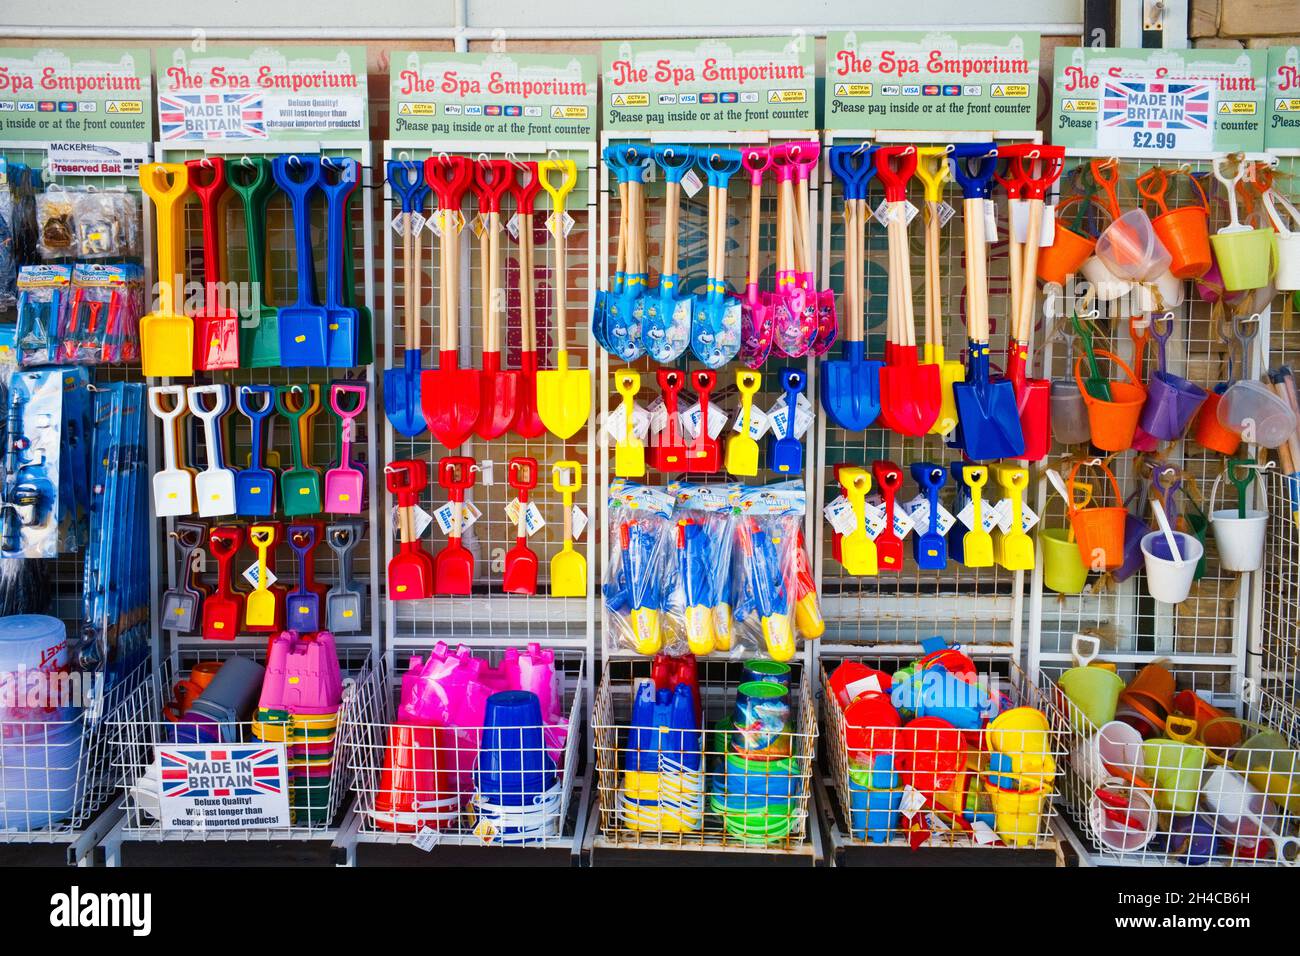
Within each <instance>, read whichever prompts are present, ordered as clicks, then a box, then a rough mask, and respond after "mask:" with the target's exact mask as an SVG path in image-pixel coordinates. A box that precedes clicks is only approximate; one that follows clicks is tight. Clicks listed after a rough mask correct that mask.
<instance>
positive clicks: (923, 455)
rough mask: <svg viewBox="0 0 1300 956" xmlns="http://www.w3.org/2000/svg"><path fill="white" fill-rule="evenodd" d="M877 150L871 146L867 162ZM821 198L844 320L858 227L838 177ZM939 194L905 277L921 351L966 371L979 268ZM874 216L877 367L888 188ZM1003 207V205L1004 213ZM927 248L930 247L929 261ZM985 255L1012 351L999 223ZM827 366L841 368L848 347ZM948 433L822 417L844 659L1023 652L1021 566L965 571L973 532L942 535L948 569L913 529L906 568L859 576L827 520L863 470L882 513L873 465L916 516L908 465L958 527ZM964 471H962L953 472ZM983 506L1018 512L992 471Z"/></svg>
mask: <svg viewBox="0 0 1300 956" xmlns="http://www.w3.org/2000/svg"><path fill="white" fill-rule="evenodd" d="M885 135H886V134H882V139H881V144H882V145H884V144H886V142H887V141H886V139H885V138H884V137H885ZM862 142H864V141H863V140H860V139H857V138H851V137H850V138H846V137H845V134H833V133H828V134H827V135H826V144H827V147H828V148H829V147H831V146H835V145H841V146H842V145H844V144H846V143H849V144H852V143H862ZM908 142H909V143H911V142H913V141H910V140H909V141H908ZM945 142H946V141H945V140H942V139H940V140H936V141H934V142H930V143H924V142H921V141H915V143H914V145H916V146H917V147H924V146H937V147H938V148H943V146H944V144H945ZM870 145H871V144H870V143H866V144H865V145H864V146H863V149H864V151H865V150H868V149H869V148H870ZM866 161H867V163H868V164H870V163H871V162H872V159H871V158H870V157H868V159H867V160H866ZM945 161H946V160H945ZM822 192H823V202H824V207H823V217H822V230H821V243H822V248H823V271H822V275H823V277H824V279H823V283H824V284H827V285H829V286H830V287H831V288H833V289H834V290H835V293H836V295H837V297H840V299H841V302H842V305H841V312H842V313H843V312H846V311H847V310H848V309H849V308H850V302H849V300H848V298H846V296H847V295H848V293H849V292H850V291H851V290H850V289H846V287H845V264H846V254H847V247H846V244H845V241H846V235H847V234H848V233H849V232H855V231H856V226H855V227H853V229H849V226H848V223H849V220H848V218H846V217H847V215H848V212H847V209H848V203H847V202H846V198H845V187H844V184H843V182H842V181H841V180H840V179H839V178H838V177H836V176H832V175H831V171H830V170H829V168H828V169H826V170H825V173H824V176H823V182H822ZM938 195H939V199H938V205H936V206H935V207H933V210H934V214H936V215H937V216H938V217H939V219H938V221H939V223H940V225H939V228H938V229H937V230H934V231H932V232H931V233H930V235H929V236H927V228H926V223H927V222H928V221H929V218H930V216H931V209H929V208H927V207H928V206H929V203H928V202H927V201H924V200H923V198H922V197H923V189H922V183H921V181H920V180H919V178H918V179H916V180H913V181H912V182H911V184H910V185H909V187H908V197H907V198H908V200H909V201H910V202H911V204H912V205H913V206H914V207H916V209H917V211H918V214H917V215H916V216H915V218H914V220H912V222H911V225H910V227H909V228H908V230H907V239H908V241H907V245H906V255H907V257H908V258H907V261H908V264H909V266H910V269H909V271H908V273H907V275H906V276H900V277H896V278H898V279H899V280H900V281H901V282H904V283H907V284H909V285H910V286H911V290H912V297H913V301H914V303H915V312H916V316H917V318H916V329H917V331H916V334H917V342H918V346H919V345H920V344H921V343H922V342H925V343H928V344H929V345H933V346H935V347H936V348H937V349H938V351H937V352H936V353H935V354H936V355H941V356H942V360H943V361H944V362H947V363H957V364H960V363H961V362H962V361H963V356H964V355H965V353H966V349H967V333H966V322H967V316H968V313H969V310H970V307H971V303H970V300H969V296H970V289H969V288H968V284H967V277H968V274H969V273H968V268H969V267H970V266H971V262H970V261H969V259H968V250H967V248H966V240H965V237H964V235H963V232H964V230H963V228H962V224H963V219H964V215H965V211H964V209H963V203H962V191H961V189H960V188H959V187H958V185H957V184H956V183H955V182H953V181H952V179H951V177H948V178H947V179H946V180H945V181H943V182H942V183H941V184H940V185H939V192H938ZM865 205H866V215H867V216H868V221H867V222H866V224H865V226H864V228H863V237H864V240H865V245H864V248H863V250H862V253H861V260H862V261H861V273H862V290H863V291H862V295H863V313H864V330H863V333H864V342H865V347H864V351H865V354H866V356H867V358H868V359H869V360H871V359H876V360H878V359H880V357H882V356H884V355H885V354H886V352H887V347H886V330H887V324H888V323H887V317H888V315H889V313H890V309H891V307H890V302H889V299H890V296H889V289H890V283H891V279H890V273H891V270H893V271H897V270H894V269H893V266H892V265H891V262H892V256H893V253H892V252H891V250H890V243H889V241H888V238H887V230H886V227H885V225H883V224H882V222H881V221H877V220H876V219H875V218H874V216H873V214H875V215H881V216H883V215H884V214H885V213H884V206H885V195H884V187H883V185H882V183H881V181H880V178H879V177H873V178H872V179H871V180H870V182H869V186H868V193H867V196H866V204H865ZM1004 208H1005V207H1004V205H1003V204H1001V203H999V209H1000V210H1003V209H1004ZM999 216H1001V212H999ZM849 238H852V237H851V236H850V237H849ZM936 239H937V241H936ZM855 244H856V243H855ZM927 244H930V245H932V246H933V248H932V249H931V250H930V251H929V252H927V248H926V247H927ZM985 255H986V263H987V264H986V270H985V271H986V274H987V288H988V293H989V301H988V307H987V308H988V313H989V317H990V331H991V334H992V335H993V341H994V342H995V343H999V342H1002V341H1004V339H1003V336H1008V337H1009V335H1008V321H1007V319H1006V316H1007V314H1008V304H1009V301H1010V286H1011V281H1010V277H1009V274H1008V272H1009V270H1008V244H1007V241H1006V231H1005V220H1004V219H1001V218H1000V219H999V221H998V226H997V233H996V235H990V236H989V237H988V242H987V248H986V250H985ZM936 297H937V301H936V302H933V303H932V302H931V301H930V300H931V299H934V298H936ZM930 308H933V309H935V310H936V311H935V314H936V315H937V316H938V319H939V328H938V332H937V335H936V334H935V333H934V332H931V331H930V330H928V329H926V326H925V324H924V323H922V322H921V319H922V318H923V317H924V316H925V314H926V312H927V309H930ZM842 324H843V323H842ZM923 330H924V331H923ZM1036 334H1040V333H1036ZM841 339H843V335H841ZM927 348H928V346H927ZM994 348H995V350H996V349H997V348H998V346H997V345H996V344H995V346H994ZM917 354H918V356H920V355H921V354H922V351H921V350H920V349H918V353H917ZM828 358H829V359H832V360H837V361H838V360H841V355H840V352H839V346H837V347H836V348H835V349H834V350H833V351H832V353H831V355H830V356H828ZM918 361H920V359H919V358H918ZM825 374H826V370H825V367H824V366H823V367H821V368H819V369H818V372H817V375H818V378H819V380H820V378H822V377H824V376H825ZM950 432H951V426H949V428H948V429H947V430H946V431H944V432H940V431H939V426H938V424H936V428H935V429H934V430H932V431H931V432H930V433H927V434H924V435H921V436H917V437H906V436H903V435H901V434H899V433H898V432H896V431H892V430H890V429H888V428H886V427H885V424H884V420H883V419H880V420H878V421H877V422H876V423H875V424H874V425H872V426H871V427H869V428H867V429H865V430H861V431H848V430H845V429H843V428H840V427H839V426H838V425H837V424H836V423H835V422H834V421H833V420H832V419H831V418H830V417H829V416H825V415H823V416H821V418H820V419H819V423H818V438H817V442H818V467H819V469H820V476H821V477H820V481H819V482H818V487H817V488H816V507H815V510H816V511H817V512H818V513H817V515H816V521H817V529H818V530H817V536H816V538H817V545H816V547H817V552H818V556H817V557H816V559H815V567H816V569H817V580H818V586H819V589H820V592H821V594H822V601H823V605H824V613H825V617H826V635H825V637H824V638H823V646H824V647H825V648H827V649H832V648H834V649H836V650H837V651H840V650H844V649H845V648H846V647H861V646H863V645H872V646H876V647H878V648H880V649H882V650H893V649H901V648H905V647H910V646H915V645H917V644H918V643H919V642H920V641H921V640H922V639H923V638H925V637H928V636H930V635H933V634H936V633H939V634H944V635H945V636H950V637H951V638H952V639H953V640H957V641H960V642H961V643H962V644H963V645H966V646H967V647H979V648H980V649H981V651H982V652H984V653H994V654H999V653H1001V654H1006V653H1012V654H1015V653H1018V648H1019V634H1020V624H1021V616H1022V598H1023V592H1024V575H1023V572H1022V571H1021V570H1014V568H1015V567H1016V564H1017V562H1014V561H1001V560H993V559H992V558H990V560H988V561H987V562H986V561H984V560H983V559H982V558H980V557H978V555H977V553H976V552H975V551H974V550H973V551H972V552H971V555H970V557H969V559H968V560H967V559H966V555H965V553H964V551H963V552H961V554H960V557H959V554H958V552H957V551H956V545H959V544H960V543H961V541H960V540H959V539H961V538H962V535H961V532H962V531H964V530H965V529H964V526H963V525H961V524H958V525H957V530H956V531H952V532H949V531H948V530H947V529H946V528H945V530H944V532H943V533H942V536H946V537H947V540H948V541H954V540H955V539H957V540H956V541H955V544H954V545H949V544H947V543H944V544H943V546H942V552H941V554H942V558H939V559H935V557H934V547H935V546H934V544H933V539H931V540H930V541H928V542H926V543H924V545H923V544H922V543H921V542H920V540H919V539H920V536H921V531H922V530H924V529H915V530H912V531H910V533H909V534H908V535H907V536H906V537H905V538H904V540H903V548H902V560H901V563H900V564H899V565H898V567H897V568H885V567H881V568H880V571H879V573H878V574H874V575H862V574H856V573H850V570H849V567H847V566H846V564H845V563H844V561H843V560H842V554H841V551H840V547H841V543H842V537H843V535H842V534H840V533H839V532H838V531H836V530H835V528H833V527H832V526H831V525H830V524H829V519H827V518H826V516H825V515H824V509H826V507H827V505H828V504H831V503H838V504H844V503H845V502H846V500H847V499H846V491H847V487H846V484H845V482H844V480H843V477H844V474H846V472H845V469H851V468H860V469H865V471H866V473H867V476H868V478H871V479H872V487H871V490H870V492H869V494H868V497H867V502H868V504H869V505H875V506H877V507H883V505H882V501H883V498H882V494H881V489H880V487H879V482H878V481H877V480H876V479H874V478H872V476H871V472H872V465H873V463H875V462H892V463H893V464H895V465H897V466H899V467H900V468H901V469H902V473H903V482H902V485H901V487H900V488H899V489H898V491H897V498H896V500H897V504H898V507H899V508H900V509H903V510H907V511H910V506H911V503H912V502H914V501H915V500H916V499H918V498H920V499H925V498H926V497H927V489H926V487H924V486H922V485H921V484H920V483H919V482H920V478H919V476H918V474H916V473H913V472H912V469H911V467H910V466H913V465H916V466H918V467H920V465H921V464H922V463H928V464H929V465H932V466H936V467H937V468H938V469H941V470H942V476H941V477H942V484H941V486H940V488H939V491H938V493H937V496H938V501H939V503H940V505H941V506H942V507H943V508H945V509H946V510H947V511H949V512H950V513H951V514H952V515H953V516H954V517H955V516H956V514H957V513H958V512H959V511H960V510H961V503H960V502H961V501H963V500H966V498H963V497H962V496H963V495H965V496H966V497H969V494H968V492H966V490H965V488H964V486H963V482H962V476H961V471H960V463H961V462H962V461H963V460H964V459H963V455H962V452H961V450H960V449H959V448H955V447H952V446H950V445H949V444H948V442H949V441H950V440H951V439H952V435H951V434H950ZM968 463H969V462H968ZM955 465H956V466H958V467H957V470H956V471H954V466H955ZM847 474H850V475H851V474H853V473H852V472H847ZM980 495H981V501H982V510H984V511H985V512H986V513H987V512H988V511H989V509H992V508H993V507H995V506H999V507H1006V504H1007V503H1009V501H1008V502H1004V499H1009V498H1010V496H1011V495H1010V493H1009V492H1008V491H1007V490H1006V489H1004V488H1000V487H999V485H998V483H997V481H996V480H995V476H994V475H993V474H992V472H991V473H990V477H989V480H988V483H987V485H986V486H985V487H984V488H983V490H982V491H981V492H980ZM1026 503H1028V502H1026ZM926 507H927V508H928V504H927V505H926ZM882 513H883V512H882ZM945 520H946V519H945ZM954 536H955V538H954ZM918 548H921V549H922V550H923V551H925V552H927V553H928V554H927V556H926V558H925V559H923V560H918V555H919V554H921V553H922V551H918V550H917V549H918ZM936 564H937V565H938V566H937V567H936Z"/></svg>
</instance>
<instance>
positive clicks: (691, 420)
mask: <svg viewBox="0 0 1300 956" xmlns="http://www.w3.org/2000/svg"><path fill="white" fill-rule="evenodd" d="M681 414H682V431H684V432H685V433H686V437H687V438H689V439H691V440H692V441H694V440H695V439H696V438H699V437H700V421H701V419H703V417H704V415H703V409H702V408H701V407H700V403H699V402H698V401H697V402H695V403H694V404H693V405H691V407H690V408H688V409H686V411H684V412H682V413H681ZM726 427H727V413H726V412H725V411H723V410H722V409H721V408H719V407H718V406H717V405H715V404H714V403H713V402H709V437H710V438H717V437H718V436H719V435H721V434H722V432H723V430H724V429H726Z"/></svg>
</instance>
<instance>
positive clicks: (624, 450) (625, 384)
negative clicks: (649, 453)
mask: <svg viewBox="0 0 1300 956" xmlns="http://www.w3.org/2000/svg"><path fill="white" fill-rule="evenodd" d="M614 387H615V388H617V389H618V393H619V394H620V395H622V396H623V421H624V425H623V437H622V438H620V439H619V440H618V442H617V443H616V444H615V445H614V474H616V475H618V476H619V477H620V478H640V477H641V476H642V475H644V474H645V444H644V443H643V442H642V441H641V439H639V438H637V437H636V434H635V432H634V430H633V428H632V412H633V411H634V410H635V405H634V404H633V399H635V398H636V393H637V392H639V391H640V390H641V376H640V375H639V374H637V372H636V371H635V370H634V369H630V368H622V369H619V370H618V371H617V372H615V373H614Z"/></svg>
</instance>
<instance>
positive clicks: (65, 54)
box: [0, 46, 153, 143]
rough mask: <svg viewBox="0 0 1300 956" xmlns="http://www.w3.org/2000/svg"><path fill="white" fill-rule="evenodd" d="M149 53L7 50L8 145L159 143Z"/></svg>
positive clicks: (2, 89)
mask: <svg viewBox="0 0 1300 956" xmlns="http://www.w3.org/2000/svg"><path fill="white" fill-rule="evenodd" d="M151 85H152V84H151V83H150V73H149V50H148V49H147V48H145V47H126V48H123V47H98V46H66V47H21V48H19V47H0V140H3V141H7V142H15V141H31V142H45V143H148V142H151V141H152V140H153V115H152V111H153V98H152V94H151V91H150V87H151Z"/></svg>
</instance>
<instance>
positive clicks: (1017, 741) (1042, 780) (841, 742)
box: [821, 656, 1065, 850]
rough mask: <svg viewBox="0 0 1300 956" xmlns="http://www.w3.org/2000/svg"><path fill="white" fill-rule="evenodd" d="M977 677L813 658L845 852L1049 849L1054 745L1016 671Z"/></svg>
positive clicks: (1040, 703) (892, 660) (1061, 752)
mask: <svg viewBox="0 0 1300 956" xmlns="http://www.w3.org/2000/svg"><path fill="white" fill-rule="evenodd" d="M846 662H848V663H847V668H846V670H845V672H844V673H843V674H840V675H839V676H836V671H837V670H838V669H839V668H840V667H845V666H846ZM976 667H977V671H976V672H974V673H963V674H962V675H961V679H960V680H958V681H954V679H953V676H954V675H953V673H952V672H950V671H947V670H946V669H945V668H943V667H939V668H936V669H934V670H931V672H930V673H929V675H927V674H926V671H925V669H923V668H921V667H920V666H919V665H918V662H916V661H913V660H909V659H907V658H901V657H877V656H871V657H862V658H858V657H854V658H842V659H841V658H829V657H823V659H822V661H821V689H822V708H823V714H824V717H825V722H826V751H825V752H826V755H827V763H828V767H827V770H828V771H829V773H830V777H831V780H832V783H833V785H834V789H835V796H836V799H837V800H838V801H839V804H840V810H841V813H842V816H843V819H844V820H845V821H847V823H848V831H849V832H848V833H847V834H844V836H846V837H847V839H848V840H849V841H850V842H851V843H852V844H854V845H857V846H903V847H906V846H912V847H920V846H930V847H964V848H968V847H977V848H987V849H989V850H996V849H1013V850H1015V849H1040V848H1044V847H1049V846H1054V845H1055V841H1056V837H1055V835H1054V833H1053V831H1052V826H1051V819H1052V817H1053V815H1054V814H1055V810H1054V803H1053V797H1054V796H1055V794H1056V793H1057V792H1059V790H1060V787H1061V779H1062V773H1061V771H1062V769H1063V765H1064V762H1065V740H1064V735H1063V734H1062V733H1061V732H1060V730H1059V728H1058V727H1056V726H1055V725H1054V724H1053V723H1052V721H1051V719H1050V712H1049V706H1048V703H1047V701H1046V700H1045V699H1044V697H1043V695H1042V694H1041V693H1040V692H1039V691H1038V689H1037V688H1036V687H1035V686H1034V685H1033V683H1032V682H1031V681H1030V680H1029V679H1028V678H1027V676H1026V675H1025V674H1024V672H1023V671H1021V670H1020V668H1019V667H1018V666H1017V665H1016V664H1015V663H1013V662H1010V661H1006V660H1000V659H997V658H991V657H984V658H980V659H978V663H977V664H976ZM850 672H853V673H852V676H850V677H846V676H845V675H847V674H849V673H850ZM890 675H892V681H891V676H890ZM864 678H866V682H865V683H864ZM868 685H869V686H871V687H874V688H879V689H877V690H874V691H867V690H864V688H865V687H867V686H868ZM895 704H897V705H898V707H897V708H896V707H895Z"/></svg>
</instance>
